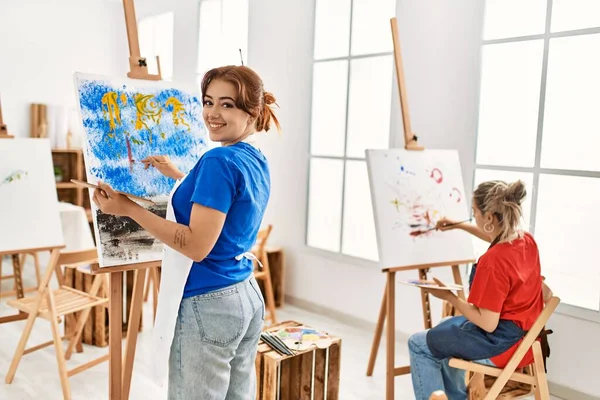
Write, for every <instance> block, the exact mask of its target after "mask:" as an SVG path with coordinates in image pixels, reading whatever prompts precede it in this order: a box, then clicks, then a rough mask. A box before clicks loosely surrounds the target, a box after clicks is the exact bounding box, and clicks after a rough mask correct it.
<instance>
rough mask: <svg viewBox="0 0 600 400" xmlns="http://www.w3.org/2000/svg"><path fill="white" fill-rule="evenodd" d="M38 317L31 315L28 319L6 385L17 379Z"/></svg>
mask: <svg viewBox="0 0 600 400" xmlns="http://www.w3.org/2000/svg"><path fill="white" fill-rule="evenodd" d="M36 317H37V315H36V313H31V314H29V317H28V318H27V323H26V324H25V328H24V329H23V333H22V334H21V339H20V340H19V344H18V345H17V348H16V349H15V355H14V356H13V359H12V362H11V363H10V368H9V369H8V373H7V374H6V377H5V378H4V381H5V382H6V383H12V381H13V379H14V377H15V373H16V372H17V367H18V366H19V362H20V361H21V358H22V357H23V352H24V351H25V346H27V341H28V340H29V335H30V334H31V329H32V328H33V323H34V322H35V319H36Z"/></svg>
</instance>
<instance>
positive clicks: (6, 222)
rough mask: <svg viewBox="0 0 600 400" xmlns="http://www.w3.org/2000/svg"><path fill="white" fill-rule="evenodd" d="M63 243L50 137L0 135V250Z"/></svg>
mask: <svg viewBox="0 0 600 400" xmlns="http://www.w3.org/2000/svg"><path fill="white" fill-rule="evenodd" d="M63 244H64V240H63V233H62V228H61V223H60V211H59V209H58V196H57V193H56V181H55V180H54V169H53V164H52V152H51V150H50V141H49V139H0V252H4V251H13V250H25V249H36V248H43V247H53V246H62V245H63Z"/></svg>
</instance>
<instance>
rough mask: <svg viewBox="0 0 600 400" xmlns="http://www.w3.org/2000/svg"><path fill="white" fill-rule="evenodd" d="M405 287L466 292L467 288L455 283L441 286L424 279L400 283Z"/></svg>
mask: <svg viewBox="0 0 600 400" xmlns="http://www.w3.org/2000/svg"><path fill="white" fill-rule="evenodd" d="M399 282H400V283H402V284H404V285H409V286H416V287H420V288H423V289H442V290H465V288H464V287H463V286H461V285H456V284H453V283H444V285H446V286H440V285H438V284H437V283H436V282H435V281H429V280H424V279H415V280H408V281H399Z"/></svg>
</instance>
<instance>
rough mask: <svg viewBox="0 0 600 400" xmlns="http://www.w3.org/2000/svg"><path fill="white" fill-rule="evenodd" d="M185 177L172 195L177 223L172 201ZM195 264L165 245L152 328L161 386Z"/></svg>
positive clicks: (155, 372)
mask: <svg viewBox="0 0 600 400" xmlns="http://www.w3.org/2000/svg"><path fill="white" fill-rule="evenodd" d="M183 179H184V178H182V179H180V180H178V181H177V183H176V184H175V186H174V187H173V190H171V193H170V194H169V202H168V203H167V220H168V221H174V222H176V220H175V212H174V211H173V203H172V200H173V193H175V190H177V188H178V187H179V185H180V184H181V182H183ZM193 263H194V261H193V260H192V259H191V258H188V257H186V256H184V255H183V254H181V253H180V252H178V251H176V250H173V249H172V248H170V247H169V246H167V245H164V249H163V260H162V268H161V278H160V290H159V292H158V306H157V308H156V320H155V322H154V328H153V329H152V347H151V349H152V351H153V352H154V357H153V358H154V360H153V362H152V371H151V374H152V378H153V380H154V381H155V382H156V383H157V384H158V385H159V386H164V384H165V381H166V378H167V374H168V371H169V353H170V350H171V343H172V342H173V336H174V334H175V324H176V323H177V315H178V314H179V305H180V303H181V299H182V298H183V290H184V288H185V282H186V281H187V278H188V275H189V274H190V270H191V269H192V264H193Z"/></svg>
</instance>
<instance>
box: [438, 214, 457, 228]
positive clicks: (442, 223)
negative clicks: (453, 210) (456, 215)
mask: <svg viewBox="0 0 600 400" xmlns="http://www.w3.org/2000/svg"><path fill="white" fill-rule="evenodd" d="M458 227H459V225H457V224H456V221H454V220H451V219H448V218H446V217H442V218H441V219H440V220H439V221H438V222H437V223H436V224H435V228H436V229H437V230H438V231H448V230H450V229H455V228H458Z"/></svg>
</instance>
